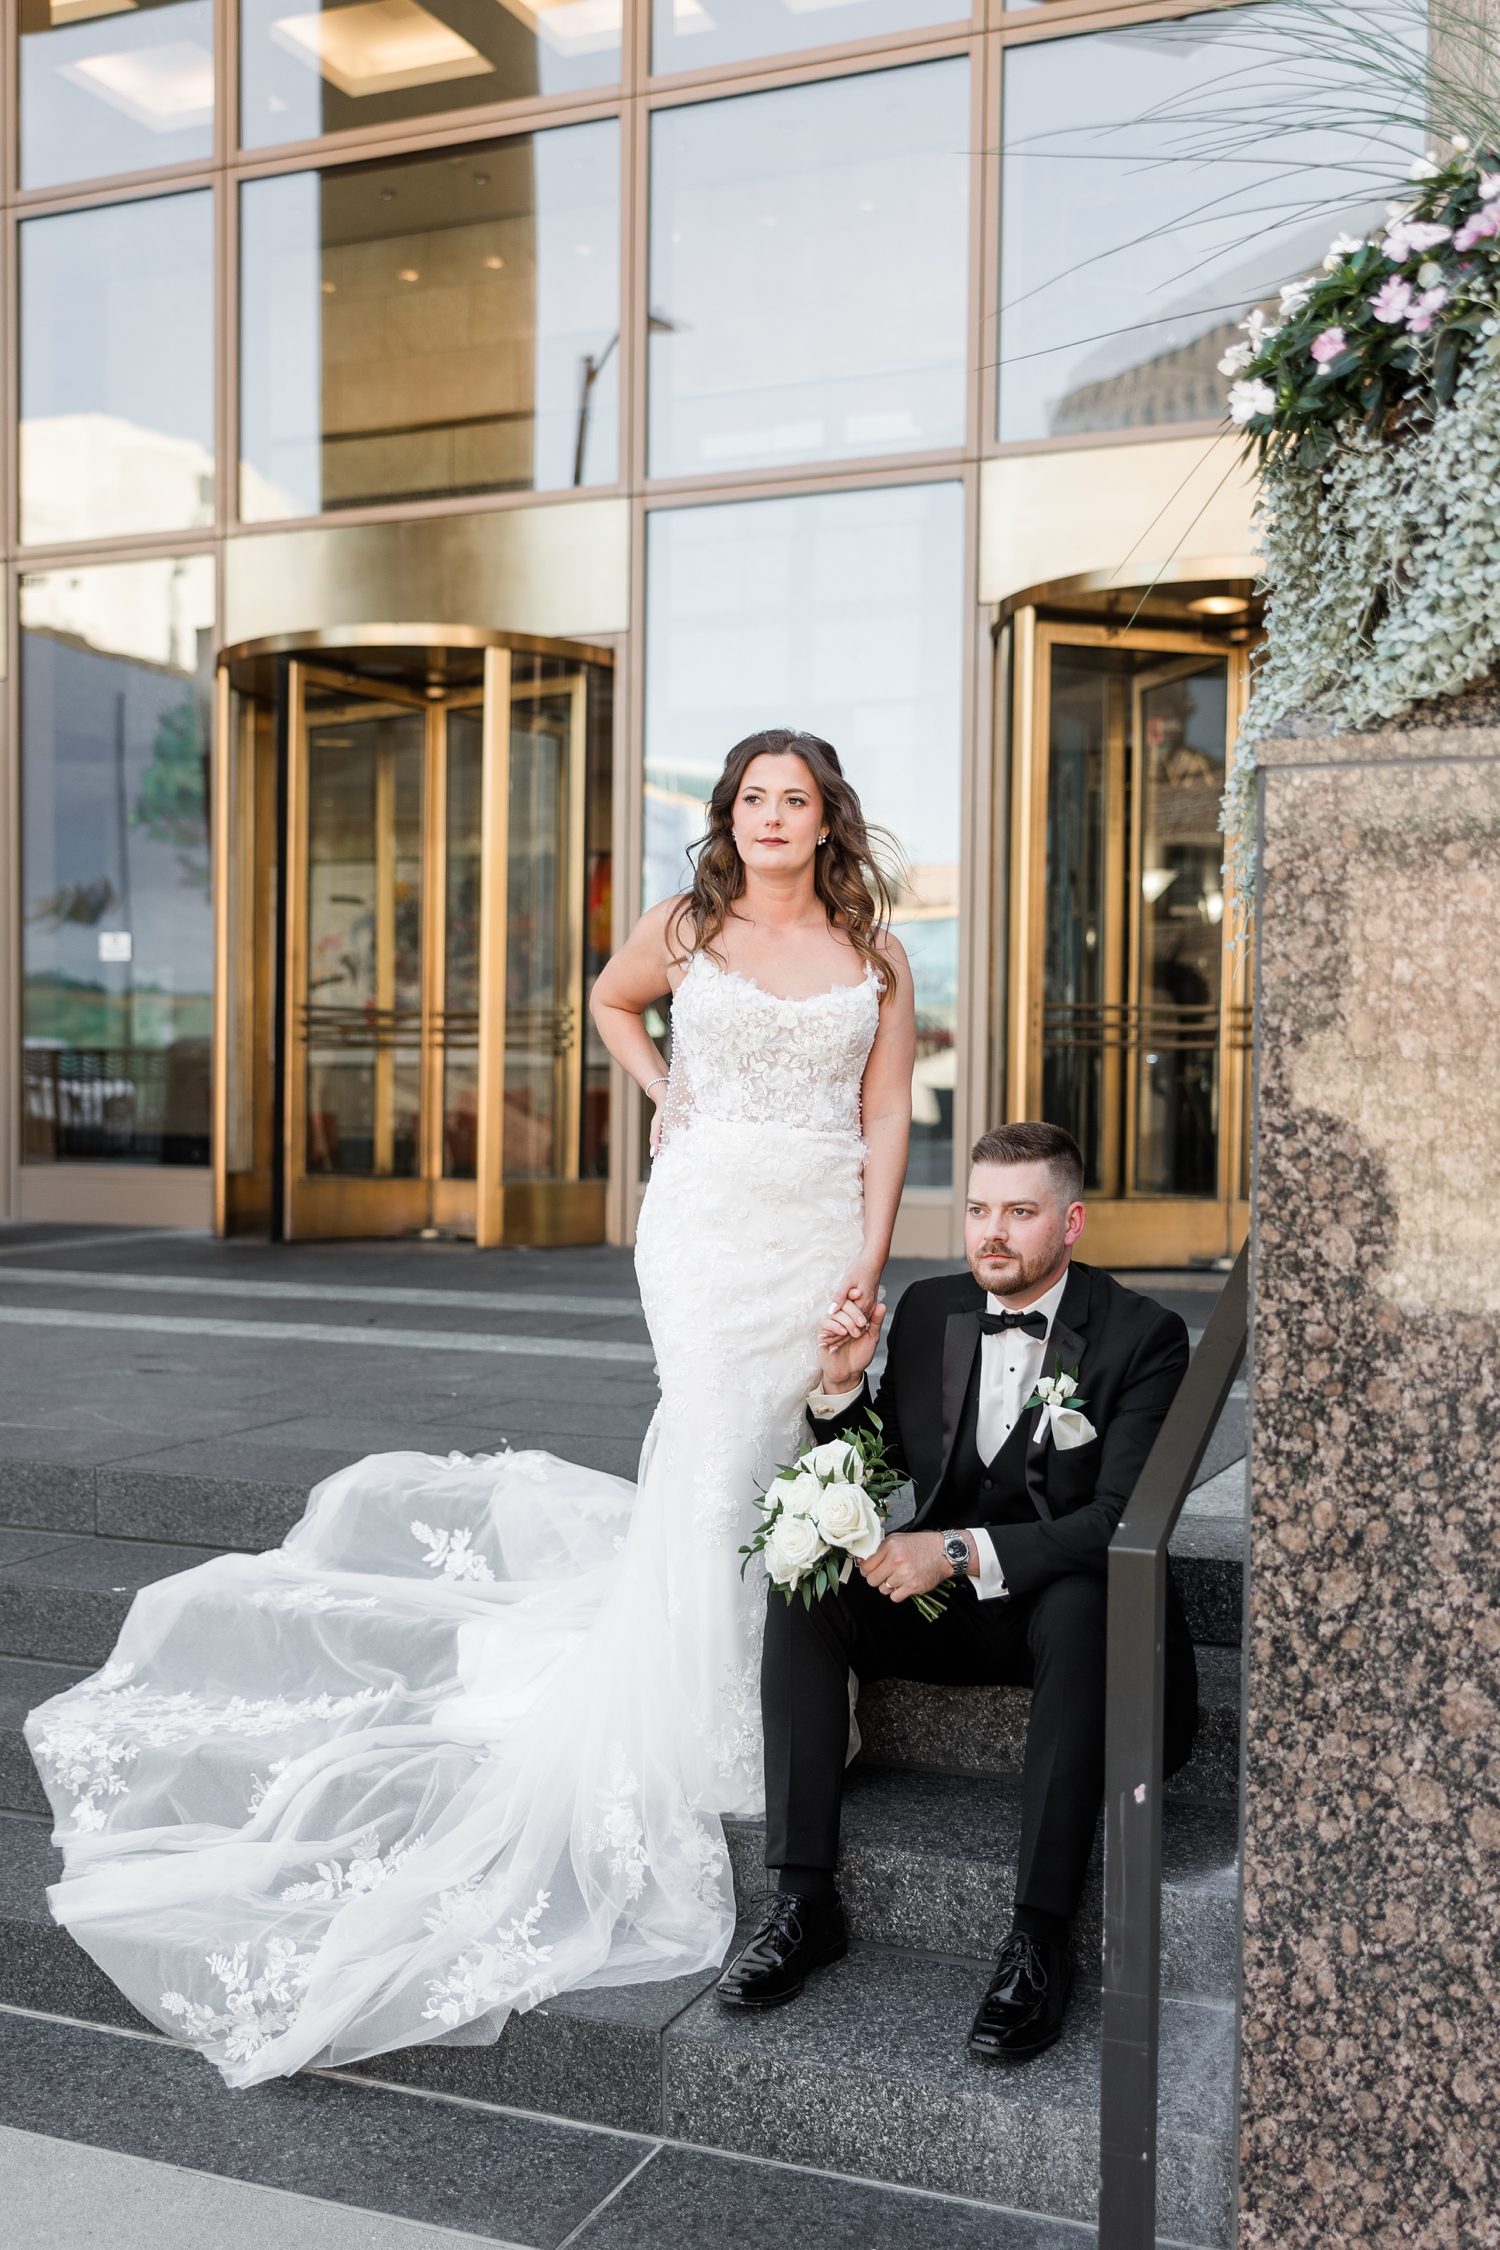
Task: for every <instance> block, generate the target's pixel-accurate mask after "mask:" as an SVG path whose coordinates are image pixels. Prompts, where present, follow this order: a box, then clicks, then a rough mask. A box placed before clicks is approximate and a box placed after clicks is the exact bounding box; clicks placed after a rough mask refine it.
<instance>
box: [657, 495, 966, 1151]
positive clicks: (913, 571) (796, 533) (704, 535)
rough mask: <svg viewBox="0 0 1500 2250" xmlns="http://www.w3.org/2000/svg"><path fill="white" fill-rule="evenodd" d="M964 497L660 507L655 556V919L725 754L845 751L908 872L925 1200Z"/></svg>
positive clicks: (948, 971) (947, 1066)
mask: <svg viewBox="0 0 1500 2250" xmlns="http://www.w3.org/2000/svg"><path fill="white" fill-rule="evenodd" d="M963 520H964V510H963V488H962V486H960V485H957V484H932V485H909V486H905V487H902V488H898V489H894V490H890V491H884V492H880V491H877V492H846V493H823V494H817V495H810V496H808V497H807V498H805V499H803V498H799V499H790V500H754V501H745V502H736V503H733V504H731V505H729V506H725V507H709V508H683V509H657V510H654V511H653V512H652V514H651V515H650V516H649V517H648V519H647V546H646V573H647V575H646V806H645V839H644V842H645V899H644V903H645V904H646V905H648V906H649V905H651V904H653V903H654V902H655V901H656V900H658V899H662V898H668V897H670V896H671V895H672V893H673V892H674V891H677V890H680V889H682V888H683V887H684V885H685V884H686V882H687V880H688V879H689V866H688V859H687V849H688V846H689V845H690V844H691V843H692V842H693V840H694V839H695V838H696V837H697V836H699V835H701V834H702V832H703V811H704V805H705V803H706V800H707V797H708V792H709V789H710V788H711V787H712V784H713V782H714V780H715V778H716V776H717V775H718V773H719V771H720V768H721V767H722V765H723V761H724V756H725V753H726V752H727V751H728V750H729V749H730V748H731V747H732V746H733V745H734V744H735V743H736V742H738V741H739V740H740V739H741V737H742V736H744V735H746V734H750V733H753V732H754V731H755V729H756V728H758V727H765V726H785V725H787V724H795V725H797V726H802V727H807V728H809V729H810V730H811V731H812V732H813V733H814V734H819V735H822V736H823V737H824V739H825V740H826V741H829V742H831V743H832V744H833V745H834V747H835V749H836V750H837V751H838V753H839V756H840V758H841V760H842V762H843V766H844V770H845V772H846V773H847V774H848V775H849V778H850V780H851V781H852V782H853V783H854V785H855V787H856V788H857V789H858V791H859V793H860V798H861V801H862V802H863V805H864V808H865V811H866V813H867V815H868V816H869V818H870V819H871V820H872V821H875V822H877V823H879V824H880V825H881V826H882V827H885V828H887V829H889V830H891V831H892V832H893V833H894V835H895V836H896V838H897V840H898V841H899V843H900V845H901V847H902V849H903V851H904V852H905V854H906V857H907V860H908V863H909V865H908V869H907V874H906V878H905V880H904V883H903V886H902V892H901V901H900V907H899V910H898V913H897V917H896V928H897V932H898V934H899V936H900V938H901V940H902V943H903V944H904V945H905V947H906V950H907V952H908V954H909V956H910V959H911V964H912V973H913V977H914V979H915V984H916V1000H917V1029H918V1037H917V1065H916V1073H915V1078H914V1083H913V1088H912V1152H911V1163H910V1168H909V1171H908V1174H907V1180H908V1185H910V1186H913V1187H934V1188H945V1187H947V1186H948V1185H949V1184H950V1182H951V1179H952V1172H953V1097H954V1086H955V1082H956V1067H955V1066H956V1054H955V1047H954V1038H955V1033H956V1029H957V1005H958V874H959V751H960V741H961V717H962V696H963V594H962V585H963Z"/></svg>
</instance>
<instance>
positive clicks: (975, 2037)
mask: <svg viewBox="0 0 1500 2250" xmlns="http://www.w3.org/2000/svg"><path fill="white" fill-rule="evenodd" d="M1072 1989H1073V1972H1072V1970H1071V1969H1070V1968H1069V1966H1068V1961H1067V1957H1066V1955H1065V1954H1064V1953H1063V1951H1062V1949H1061V1947H1060V1946H1056V1945H1043V1944H1042V1943H1041V1942H1040V1940H1038V1939H1036V1938H1031V1937H1027V1936H1025V1935H1024V1933H1023V1932H1022V1931H1020V1930H1013V1931H1012V1932H1011V1934H1010V1936H1009V1937H1008V1938H1007V1939H1006V1941H1005V1943H1004V1945H1002V1946H1001V1948H1000V1961H999V1966H998V1967H997V1968H996V1970H995V1973H994V1975H993V1976H992V1977H991V1978H990V1988H989V1991H988V1992H987V1993H986V1994H985V1996H984V1998H983V1999H982V2000H981V2001H980V2003H979V2013H978V2015H976V2016H975V2018H974V2025H973V2029H972V2030H971V2031H970V2033H969V2053H970V2054H971V2055H980V2056H983V2057H984V2059H985V2060H986V2061H992V2062H1029V2061H1030V2060H1031V2057H1032V2056H1033V2055H1039V2054H1041V2053H1042V2051H1043V2050H1044V2048H1047V2047H1050V2046H1052V2045H1053V2044H1054V2043H1055V2041H1056V2040H1057V2039H1059V2038H1060V2037H1061V2035H1062V2027H1063V2017H1064V2016H1065V2015H1066V2013H1067V2008H1068V1996H1069V1994H1070V1993H1071V1992H1072Z"/></svg>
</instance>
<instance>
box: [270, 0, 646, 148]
mask: <svg viewBox="0 0 1500 2250" xmlns="http://www.w3.org/2000/svg"><path fill="white" fill-rule="evenodd" d="M240 14H241V22H242V26H243V29H242V33H241V40H240V140H241V145H242V146H243V147H245V148H273V147H279V146H281V145H282V144H283V143H285V142H287V141H308V140H315V139H317V137H318V136H319V135H320V134H322V133H347V132H351V131H355V130H357V129H358V128H360V127H362V126H369V125H389V124H393V123H395V122H397V121H398V120H399V119H401V118H406V117H412V118H416V117H431V116H433V115H435V114H437V113H439V112H441V111H445V110H455V109H472V108H474V107H475V106H476V105H478V104H480V103H490V102H512V101H525V100H528V99H531V98H533V97H535V96H536V95H538V94H566V93H570V92H572V91H574V90H575V89H577V88H581V87H586V86H612V85H614V84H615V83H616V82H617V80H618V79H619V76H620V24H621V16H622V0H498V4H497V0H350V4H349V5H347V6H342V7H341V6H332V7H319V6H318V5H317V4H316V0H313V5H311V6H309V5H308V4H307V0H241V10H240Z"/></svg>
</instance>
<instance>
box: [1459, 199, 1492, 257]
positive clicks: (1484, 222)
mask: <svg viewBox="0 0 1500 2250" xmlns="http://www.w3.org/2000/svg"><path fill="white" fill-rule="evenodd" d="M1492 234H1500V206H1497V205H1495V204H1493V203H1486V204H1485V206H1484V208H1483V210H1482V211H1476V212H1475V213H1474V215H1473V217H1472V218H1468V219H1465V221H1464V223H1463V225H1462V226H1461V227H1460V228H1459V230H1458V232H1457V234H1456V235H1455V236H1454V237H1453V247H1454V249H1455V250H1472V249H1473V247H1474V245H1475V243H1476V242H1483V241H1484V240H1485V239H1486V238H1487V237H1488V236H1489V235H1492Z"/></svg>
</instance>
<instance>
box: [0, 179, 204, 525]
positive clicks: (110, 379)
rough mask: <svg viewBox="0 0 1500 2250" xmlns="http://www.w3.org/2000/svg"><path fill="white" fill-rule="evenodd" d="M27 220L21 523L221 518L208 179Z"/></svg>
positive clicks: (23, 257)
mask: <svg viewBox="0 0 1500 2250" xmlns="http://www.w3.org/2000/svg"><path fill="white" fill-rule="evenodd" d="M20 235H21V537H22V539H23V540H25V541H27V542H28V543H30V544H33V545H35V544H38V543H39V542H42V541H50V540H61V539H95V538H108V537H110V536H112V535H113V534H115V533H117V532H129V531H181V530H185V529H187V528H189V527H190V526H192V525H194V524H207V523H212V522H213V515H214V397H213V389H214V375H213V371H214V346H213V308H214V281H213V274H214V267H213V197H212V195H211V194H209V193H208V192H207V190H204V191H202V192H200V193H198V194H194V195H169V196H160V197H153V198H152V199H151V200H149V201H147V202H143V203H117V204H113V205H112V206H110V208H109V209H107V210H101V211H68V212H64V213H63V214H61V215H60V216H59V217H57V218H52V219H28V220H26V222H25V223H24V225H23V226H22V227H21V230H20Z"/></svg>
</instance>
